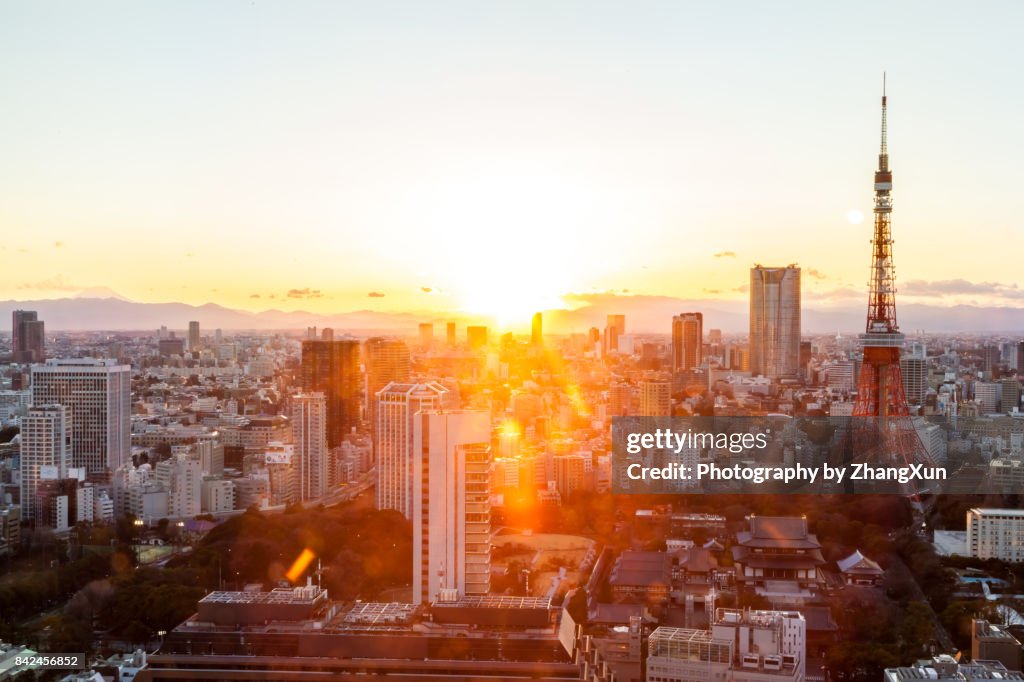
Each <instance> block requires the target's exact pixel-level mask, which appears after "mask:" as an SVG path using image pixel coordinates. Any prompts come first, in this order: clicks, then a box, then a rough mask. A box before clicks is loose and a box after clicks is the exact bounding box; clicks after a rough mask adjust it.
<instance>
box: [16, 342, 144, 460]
mask: <svg viewBox="0 0 1024 682" xmlns="http://www.w3.org/2000/svg"><path fill="white" fill-rule="evenodd" d="M131 383H132V368H131V367H130V366H128V365H119V364H117V362H116V361H115V360H100V359H96V358H79V359H73V360H63V359H62V360H55V359H51V360H47V361H46V364H43V365H33V367H32V404H33V405H50V404H54V403H59V404H61V405H67V406H68V407H70V408H71V427H72V428H71V466H73V467H81V468H84V469H85V470H86V471H87V472H88V474H89V476H90V477H92V478H105V477H106V475H107V473H108V471H114V470H115V469H117V468H119V467H120V466H121V465H123V464H124V463H125V462H128V461H131V453H132V442H131V414H132V394H131Z"/></svg>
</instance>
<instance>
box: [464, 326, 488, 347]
mask: <svg viewBox="0 0 1024 682" xmlns="http://www.w3.org/2000/svg"><path fill="white" fill-rule="evenodd" d="M466 342H467V343H469V347H470V348H472V349H474V350H476V349H479V348H484V347H485V346H486V345H487V327H483V326H473V325H470V326H468V327H466Z"/></svg>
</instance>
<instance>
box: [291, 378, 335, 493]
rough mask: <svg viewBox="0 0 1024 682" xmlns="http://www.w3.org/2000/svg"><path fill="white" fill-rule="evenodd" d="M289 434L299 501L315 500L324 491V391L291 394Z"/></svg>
mask: <svg viewBox="0 0 1024 682" xmlns="http://www.w3.org/2000/svg"><path fill="white" fill-rule="evenodd" d="M292 437H293V438H294V440H295V457H296V458H297V460H298V462H297V464H298V466H297V467H295V469H296V471H297V474H298V487H297V493H298V501H299V502H305V501H307V500H318V499H320V498H322V497H323V496H324V494H325V493H326V492H327V459H328V458H327V454H328V452H327V398H326V396H325V395H324V394H323V393H320V392H314V393H299V394H297V395H295V396H293V397H292ZM294 464H296V462H293V465H294Z"/></svg>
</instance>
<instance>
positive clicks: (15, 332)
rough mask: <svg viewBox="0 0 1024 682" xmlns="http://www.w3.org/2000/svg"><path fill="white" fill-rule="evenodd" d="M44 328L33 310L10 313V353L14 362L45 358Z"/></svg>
mask: <svg viewBox="0 0 1024 682" xmlns="http://www.w3.org/2000/svg"><path fill="white" fill-rule="evenodd" d="M45 342H46V330H45V326H44V325H43V321H42V320H40V319H39V316H38V314H37V313H36V311H34V310H15V311H14V312H13V313H12V314H11V355H12V358H11V359H12V360H13V361H14V362H22V363H31V362H42V361H43V360H44V359H45V356H46V353H45V348H44V346H45Z"/></svg>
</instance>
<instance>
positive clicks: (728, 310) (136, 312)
mask: <svg viewBox="0 0 1024 682" xmlns="http://www.w3.org/2000/svg"><path fill="white" fill-rule="evenodd" d="M96 294H99V296H97V295H96ZM574 303H575V304H576V305H578V306H579V307H577V308H575V309H573V310H546V311H543V314H544V329H545V331H548V332H552V333H569V332H585V331H587V329H589V328H590V327H598V328H601V327H603V326H604V321H605V317H606V315H608V314H615V313H619V314H625V315H626V327H627V329H626V331H627V332H637V333H668V332H669V329H670V326H669V320H670V318H671V316H672V315H675V314H678V313H681V312H687V311H701V312H702V313H704V326H705V329H711V328H718V329H721V330H723V331H724V332H726V333H743V332H745V331H747V324H748V322H747V315H748V313H747V304H746V303H745V302H743V301H720V300H719V301H716V300H695V299H679V298H673V297H670V296H619V295H612V294H595V295H580V296H577V297H575V299H574ZM19 308H24V309H28V310H36V311H38V312H39V317H40V319H42V320H44V321H45V322H46V328H47V330H50V331H58V330H64V331H67V330H81V331H100V330H106V331H143V330H151V329H158V328H159V327H160V326H161V325H166V326H167V327H168V328H169V329H176V330H184V329H186V328H187V327H188V323H189V321H190V320H198V321H199V323H200V325H201V326H202V327H203V329H204V330H211V329H217V328H220V329H225V330H298V329H305V328H306V327H310V326H316V327H320V328H323V327H333V328H334V329H337V330H339V331H349V332H352V333H354V334H360V335H361V334H371V333H391V334H395V333H414V332H415V331H416V325H417V324H418V323H420V322H443V321H447V320H454V321H457V322H459V323H460V325H462V324H465V323H466V322H467V321H470V318H469V317H468V316H465V315H460V314H454V315H453V314H450V313H444V312H429V311H427V312H416V313H394V312H380V311H372V310H358V311H354V312H347V313H336V314H321V313H311V312H304V311H282V310H264V311H262V312H249V311H245V310H237V309H232V308H226V307H224V306H221V305H217V304H215V303H207V304H205V305H200V306H195V305H189V304H186V303H139V302H136V301H130V300H128V299H126V298H124V297H121V296H118V295H117V294H116V292H113V291H110V290H107V289H100V290H98V291H97V290H87V291H85V292H83V293H82V294H80V295H78V296H75V297H73V298H60V299H44V300H35V301H13V300H12V301H4V302H0V315H2V320H4V321H6V320H9V319H10V314H11V311H12V310H16V309H19ZM864 314H865V305H864V304H859V303H858V304H852V303H851V304H848V305H843V306H833V307H828V308H825V307H815V306H813V305H808V304H806V303H805V305H804V310H803V329H804V332H805V333H835V332H841V333H843V334H850V333H855V332H857V331H859V330H860V328H861V325H862V324H863V322H862V320H863V319H864ZM898 314H899V319H900V326H901V327H902V328H903V330H904V331H907V332H910V331H916V330H925V331H929V332H978V333H995V332H1006V333H1014V332H1021V331H1024V308H1011V307H981V306H970V305H957V306H949V307H942V306H935V305H922V304H916V303H910V304H906V305H902V306H900V307H899V308H898ZM5 327H6V324H4V322H0V328H5ZM436 333H438V334H442V333H443V332H442V331H441V330H436ZM460 333H461V329H460Z"/></svg>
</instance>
